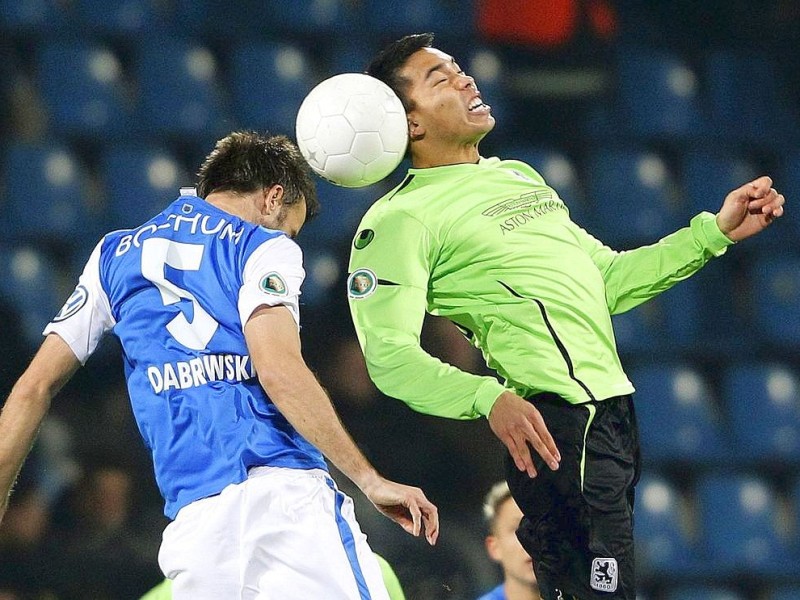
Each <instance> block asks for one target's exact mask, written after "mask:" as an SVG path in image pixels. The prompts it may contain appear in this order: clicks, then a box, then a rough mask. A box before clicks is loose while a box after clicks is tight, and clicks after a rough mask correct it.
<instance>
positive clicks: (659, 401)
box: [629, 365, 730, 465]
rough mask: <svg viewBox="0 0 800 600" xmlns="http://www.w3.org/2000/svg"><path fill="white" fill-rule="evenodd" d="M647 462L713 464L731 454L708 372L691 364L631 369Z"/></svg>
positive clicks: (630, 375)
mask: <svg viewBox="0 0 800 600" xmlns="http://www.w3.org/2000/svg"><path fill="white" fill-rule="evenodd" d="M629 377H630V380H631V381H632V382H633V385H634V387H635V388H636V395H635V400H636V414H637V418H638V420H639V427H640V430H641V444H642V458H643V460H644V461H645V464H647V463H649V462H652V463H660V464H668V463H672V464H679V465H680V464H688V465H709V464H715V463H721V462H725V461H726V460H727V459H728V458H729V456H730V447H729V444H728V440H727V438H726V437H725V435H724V434H723V428H722V425H721V417H720V414H719V412H718V410H717V408H716V406H715V404H714V401H713V398H712V396H711V392H710V390H709V387H708V384H707V382H706V380H705V379H704V377H703V376H702V375H701V374H700V373H699V372H698V371H696V370H694V369H692V368H691V367H688V366H680V365H671V366H662V365H646V366H640V367H634V368H633V369H630V370H629Z"/></svg>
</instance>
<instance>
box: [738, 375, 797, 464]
mask: <svg viewBox="0 0 800 600" xmlns="http://www.w3.org/2000/svg"><path fill="white" fill-rule="evenodd" d="M722 391H723V398H724V401H725V405H726V407H727V409H728V413H729V414H730V417H731V423H732V425H733V434H734V436H735V439H736V444H735V447H736V449H737V454H738V455H740V460H741V461H748V460H757V461H760V462H762V463H767V464H768V465H770V466H773V467H774V466H776V463H778V462H780V461H786V462H787V463H794V464H800V381H799V380H798V377H797V373H795V372H793V371H792V370H790V369H789V368H787V367H785V366H781V365H778V364H757V363H750V364H745V363H738V364H733V365H731V366H729V367H728V368H727V369H726V370H725V372H724V374H723V384H722Z"/></svg>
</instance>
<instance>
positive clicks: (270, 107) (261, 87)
mask: <svg viewBox="0 0 800 600" xmlns="http://www.w3.org/2000/svg"><path fill="white" fill-rule="evenodd" d="M231 67H232V71H231V91H232V94H233V105H234V109H235V112H236V116H237V120H238V122H239V123H240V124H241V125H242V126H244V127H249V128H256V129H262V130H269V131H271V132H272V133H285V134H287V135H289V136H290V137H291V138H294V137H295V133H294V131H295V119H296V118H297V110H298V109H299V108H300V104H301V103H302V102H303V99H304V98H305V96H306V94H308V92H310V91H311V88H312V87H314V85H315V79H314V76H313V70H312V67H311V64H310V61H309V58H308V56H307V54H306V52H305V51H304V50H303V49H302V48H301V47H300V46H298V45H296V44H291V43H283V42H276V43H266V42H265V43H253V44H245V45H241V46H239V47H237V48H235V49H234V50H233V53H232V56H231Z"/></svg>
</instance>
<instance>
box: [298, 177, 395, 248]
mask: <svg viewBox="0 0 800 600" xmlns="http://www.w3.org/2000/svg"><path fill="white" fill-rule="evenodd" d="M316 182H317V195H318V196H319V200H320V203H321V205H322V209H321V211H320V213H319V215H317V217H316V218H315V219H313V220H312V221H310V222H309V223H307V224H306V225H304V226H303V230H302V232H301V233H300V236H301V237H300V238H299V239H300V244H301V245H305V244H311V245H314V246H320V245H321V246H336V245H338V246H339V247H342V245H343V244H344V245H345V247H348V246H349V243H350V241H351V240H352V239H353V237H354V236H355V235H356V229H357V227H358V223H359V222H360V221H361V217H363V216H364V213H366V212H367V209H368V208H369V207H370V206H371V205H372V203H373V202H375V201H376V200H377V199H378V198H380V197H381V196H382V195H383V194H384V193H385V192H386V191H387V188H386V187H385V186H386V184H384V183H381V184H378V185H370V186H367V187H364V188H358V189H349V188H343V187H339V186H336V185H333V184H332V183H328V182H327V181H324V180H322V179H318V178H317V179H316Z"/></svg>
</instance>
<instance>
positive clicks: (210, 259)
mask: <svg viewBox="0 0 800 600" xmlns="http://www.w3.org/2000/svg"><path fill="white" fill-rule="evenodd" d="M304 276H305V273H304V271H303V268H302V254H301V251H300V248H299V247H298V246H297V244H295V242H294V241H292V240H291V239H290V238H289V237H288V236H286V235H285V234H284V233H283V232H280V231H273V230H269V229H266V228H263V227H259V226H257V225H254V224H252V223H248V222H246V221H243V220H242V219H240V218H238V217H236V216H234V215H231V214H229V213H227V212H224V211H222V210H220V209H218V208H216V207H215V206H213V205H211V204H209V203H207V202H205V201H204V200H202V199H200V198H198V197H195V196H182V197H180V198H179V199H178V200H176V201H175V202H173V203H172V204H171V205H169V206H168V207H167V209H166V210H164V211H163V212H161V213H160V214H158V215H156V216H155V217H154V218H152V219H151V220H150V221H148V222H147V223H145V224H143V225H142V226H140V227H138V228H136V229H132V230H121V231H115V232H112V233H109V234H108V235H106V236H105V237H104V238H103V239H102V240H101V241H100V243H99V244H98V245H97V246H96V247H95V249H94V251H93V252H92V255H91V257H90V258H89V261H88V262H87V264H86V267H85V269H84V272H83V274H82V275H81V277H80V280H79V283H78V286H77V287H76V289H75V291H74V292H73V294H72V296H70V298H69V299H68V301H67V303H66V304H65V305H64V307H63V308H62V309H61V311H60V312H59V314H58V315H57V316H56V317H55V318H54V319H53V321H52V322H51V323H50V324H49V325H48V326H47V327H46V329H45V334H48V333H56V334H58V335H59V336H60V337H62V338H63V339H64V340H65V341H66V343H67V344H68V345H69V346H70V348H71V349H72V350H73V352H74V353H75V355H76V356H77V358H78V359H79V360H80V361H81V362H82V363H84V362H85V361H86V360H87V359H88V357H89V356H90V355H91V354H92V352H93V351H94V350H95V348H96V346H97V343H98V341H99V339H100V338H101V337H102V335H103V334H104V333H106V332H109V331H113V333H114V334H115V335H116V336H117V337H118V338H119V340H120V342H121V344H122V350H123V357H124V365H125V374H126V378H127V382H128V391H129V394H130V397H131V405H132V407H133V412H134V415H135V417H136V422H137V424H138V426H139V431H140V432H141V434H142V437H143V438H144V441H145V444H146V445H147V447H148V448H149V450H150V452H151V454H152V457H153V464H154V468H155V476H156V482H157V484H158V487H159V489H160V491H161V494H162V496H163V497H164V500H165V514H166V515H167V516H168V517H169V518H171V519H174V521H173V522H172V523H171V524H170V525H169V526H168V527H167V530H166V531H165V533H164V542H163V544H162V548H161V551H160V553H159V562H160V564H161V566H162V569H164V571H165V573H166V575H167V576H168V577H170V578H171V579H174V588H173V594H174V597H175V598H182V597H185V598H192V599H196V598H215V599H218V598H228V597H236V598H282V599H284V598H298V599H299V598H304V599H307V598H317V597H319V598H322V597H326V598H327V597H330V598H358V599H364V598H386V597H387V596H386V592H385V588H384V587H383V583H382V581H381V575H380V569H379V567H378V564H377V562H376V561H375V559H374V558H373V556H372V553H371V551H370V549H369V547H368V546H367V544H366V538H365V536H364V535H363V534H362V533H361V531H360V529H359V528H358V525H357V523H356V522H355V519H354V516H353V512H352V501H351V500H350V499H349V498H347V497H346V496H345V495H344V494H342V493H341V492H340V491H339V490H338V489H337V488H336V486H335V484H334V483H333V481H332V480H331V478H330V476H329V475H328V473H327V466H326V464H325V461H324V459H323V457H322V455H321V453H320V452H319V451H318V450H317V449H316V448H315V447H314V446H312V445H311V444H310V443H309V442H308V441H307V440H305V439H304V438H303V437H302V436H301V435H300V434H299V433H298V432H297V431H296V430H295V429H294V427H292V425H291V424H290V423H289V422H288V421H287V420H286V419H285V418H284V417H283V415H282V414H281V413H280V411H279V410H278V409H277V408H276V406H275V405H274V404H273V403H272V401H271V400H270V399H269V397H268V396H267V394H266V393H265V392H264V390H263V388H262V387H261V386H260V384H259V381H258V378H257V376H256V373H255V370H254V367H253V365H252V363H251V360H250V357H249V356H248V352H247V346H246V343H245V337H244V332H243V327H244V324H245V323H246V322H247V320H248V319H249V317H250V316H251V315H252V314H253V312H254V311H255V310H256V309H257V308H259V307H260V306H263V305H270V306H278V305H280V306H285V307H286V308H287V309H288V310H289V311H290V312H291V314H292V316H293V317H294V319H295V321H296V322H297V323H298V327H299V307H298V297H299V294H300V285H301V284H302V282H303V278H304Z"/></svg>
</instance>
